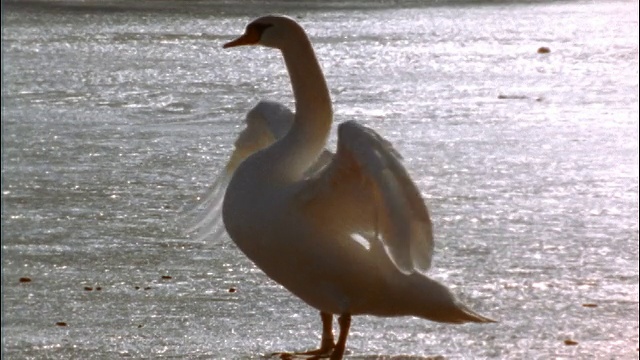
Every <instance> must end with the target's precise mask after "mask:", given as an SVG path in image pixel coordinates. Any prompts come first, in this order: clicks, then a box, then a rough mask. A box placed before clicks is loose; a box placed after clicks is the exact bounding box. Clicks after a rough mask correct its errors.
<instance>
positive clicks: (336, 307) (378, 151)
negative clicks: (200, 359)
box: [222, 16, 493, 359]
mask: <svg viewBox="0 0 640 360" xmlns="http://www.w3.org/2000/svg"><path fill="white" fill-rule="evenodd" d="M240 45H263V46H267V47H272V48H276V49H279V50H280V51H281V52H282V55H283V57H284V62H285V64H286V67H287V69H288V72H289V76H290V79H291V85H292V88H293V94H294V97H295V110H296V111H295V115H294V118H293V123H292V124H291V126H290V129H289V131H288V132H287V133H286V135H284V136H283V137H282V138H280V139H279V140H277V141H276V142H275V143H273V144H271V145H270V146H267V147H266V148H264V149H262V150H260V151H257V152H255V153H253V154H251V155H249V156H248V157H247V158H246V159H245V160H244V161H242V162H241V163H240V164H239V165H238V167H237V169H235V171H234V172H233V175H232V176H231V180H230V181H229V184H228V187H227V190H226V192H225V195H224V200H223V204H222V218H223V221H224V226H225V228H226V230H227V232H228V233H229V235H230V236H231V238H232V239H233V241H234V242H235V244H236V245H237V246H238V247H239V248H240V250H242V252H244V254H245V255H246V256H248V257H249V258H250V259H251V260H252V261H253V262H254V263H255V264H256V265H257V266H258V267H259V268H260V269H262V270H263V271H264V272H265V273H266V274H267V275H268V276H269V277H271V278H272V279H273V280H275V281H276V282H278V283H280V284H281V285H282V286H284V287H285V288H286V289H288V290H289V291H291V292H292V293H293V294H295V295H296V296H298V297H299V298H300V299H302V300H303V301H304V302H306V303H307V304H309V305H310V306H312V307H314V308H316V309H318V310H319V311H320V316H321V319H322V323H323V326H322V328H323V331H322V341H321V345H320V348H319V349H318V350H315V351H310V352H307V353H305V354H310V355H315V356H317V357H321V356H330V358H331V359H341V358H342V357H343V355H344V352H345V347H346V340H347V335H348V332H349V327H350V324H351V316H352V315H360V314H370V315H377V316H418V317H422V318H425V319H429V320H433V321H438V322H446V323H465V322H478V323H486V322H493V320H491V319H489V318H487V317H484V316H482V315H479V314H476V313H475V312H473V311H472V310H470V309H469V308H467V307H466V306H464V305H463V304H461V303H460V302H459V301H458V300H457V299H456V298H455V296H454V295H453V294H452V293H451V292H450V291H449V290H448V289H447V288H446V287H445V286H444V285H442V284H440V283H439V282H437V281H435V280H433V279H430V278H429V277H427V276H426V275H424V272H426V270H428V269H429V267H430V264H431V256H432V252H433V239H432V231H431V220H430V218H429V213H428V211H427V208H426V206H425V204H424V201H423V200H422V198H421V196H420V193H419V191H418V189H417V188H416V186H415V185H414V183H413V182H412V180H411V179H410V177H409V175H408V174H407V172H406V170H405V169H404V167H403V165H402V164H401V162H400V160H399V157H398V155H397V153H396V152H395V150H394V149H393V148H392V147H391V145H390V144H389V143H388V142H386V141H385V140H383V139H382V138H381V137H380V136H379V135H378V134H376V133H375V132H374V131H373V130H371V129H368V128H366V127H364V126H362V125H359V124H357V123H355V122H352V121H348V122H345V123H342V124H341V125H340V126H339V127H338V149H337V152H336V154H335V155H334V156H333V158H332V160H331V161H330V163H329V164H327V165H326V166H325V167H324V168H322V169H321V170H319V171H317V172H315V173H313V174H312V175H311V176H308V173H307V171H308V169H309V167H311V165H312V164H313V163H314V161H315V160H316V158H318V156H319V155H320V154H321V153H322V151H323V148H324V146H325V142H326V140H327V136H328V134H329V130H330V128H331V123H332V118H333V111H332V108H331V98H330V95H329V90H328V88H327V85H326V82H325V79H324V75H323V73H322V70H321V69H320V65H319V64H318V61H317V60H316V56H315V53H314V51H313V48H312V46H311V42H310V41H309V38H308V37H307V35H306V33H305V31H304V30H303V29H302V27H301V26H300V25H299V24H298V23H296V22H295V21H294V20H292V19H290V18H288V17H284V16H265V17H261V18H258V19H256V20H254V21H252V22H251V23H250V24H249V25H247V27H246V30H245V33H244V34H243V35H242V36H240V37H239V38H237V39H235V40H233V41H231V42H229V43H226V44H225V45H224V48H230V47H235V46H240ZM333 315H338V323H339V325H340V333H339V336H338V341H337V342H335V341H334V337H333V331H332V321H333Z"/></svg>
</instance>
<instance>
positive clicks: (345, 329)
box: [331, 314, 351, 360]
mask: <svg viewBox="0 0 640 360" xmlns="http://www.w3.org/2000/svg"><path fill="white" fill-rule="evenodd" d="M338 324H340V335H339V336H338V343H337V344H336V347H335V348H334V349H333V352H332V353H331V360H341V359H342V356H343V355H344V350H345V348H346V347H347V336H348V335H349V327H350V326H351V315H350V314H342V315H340V317H339V318H338Z"/></svg>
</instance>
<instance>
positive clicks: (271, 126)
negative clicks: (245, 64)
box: [186, 100, 333, 240]
mask: <svg viewBox="0 0 640 360" xmlns="http://www.w3.org/2000/svg"><path fill="white" fill-rule="evenodd" d="M245 123H246V127H245V128H244V129H243V130H242V132H240V134H239V135H238V138H237V139H236V141H235V144H234V145H235V149H234V151H233V153H232V154H231V157H230V158H229V161H228V162H227V165H226V166H225V168H224V169H223V170H222V171H221V172H220V173H219V174H218V176H217V177H216V180H215V182H214V183H213V185H212V186H210V187H209V189H208V191H207V194H206V195H205V196H204V200H202V201H201V202H200V203H199V204H198V205H197V206H196V207H195V208H194V209H193V210H191V211H190V212H189V214H188V215H191V216H189V217H190V218H195V221H189V223H190V226H189V227H188V228H187V230H186V231H187V233H189V234H195V236H196V238H197V239H200V240H205V239H218V238H219V237H220V236H221V235H222V234H223V233H224V231H225V228H224V224H223V222H222V202H223V200H224V193H225V191H226V190H227V186H228V185H229V181H230V180H231V177H232V176H233V172H234V171H235V170H236V169H237V168H238V166H239V165H240V163H242V161H244V159H246V158H247V157H249V156H250V155H251V154H253V153H255V152H257V151H259V150H262V149H264V148H266V147H267V146H269V145H271V144H272V143H274V142H275V141H276V140H278V139H280V138H282V137H283V136H284V135H285V134H286V133H287V132H288V131H289V129H290V128H291V124H292V123H293V113H292V112H291V110H289V109H288V108H287V107H286V106H284V105H282V104H280V103H277V102H273V101H265V100H263V101H260V102H259V103H258V104H257V105H256V106H254V107H253V108H252V109H251V110H250V111H249V112H248V113H247V117H246V119H245ZM332 156H333V154H332V153H331V152H329V151H327V150H325V151H324V152H323V153H322V154H321V156H320V157H319V158H318V160H317V161H316V163H315V164H314V165H313V166H312V167H311V168H310V169H309V170H308V171H307V173H308V174H312V173H315V172H317V171H318V170H320V169H321V168H323V167H324V166H325V165H326V164H328V163H329V161H330V160H331V158H332Z"/></svg>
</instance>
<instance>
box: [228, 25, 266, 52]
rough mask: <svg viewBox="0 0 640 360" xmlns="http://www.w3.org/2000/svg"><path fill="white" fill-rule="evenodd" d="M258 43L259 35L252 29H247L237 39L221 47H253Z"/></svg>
mask: <svg viewBox="0 0 640 360" xmlns="http://www.w3.org/2000/svg"><path fill="white" fill-rule="evenodd" d="M258 41H260V33H259V32H258V31H256V29H255V28H253V27H248V28H247V30H246V32H245V33H244V34H243V35H242V36H240V37H239V38H237V39H235V40H232V41H229V42H228V43H226V44H224V45H222V47H223V48H225V49H226V48H230V47H235V46H242V45H255V44H257V43H258Z"/></svg>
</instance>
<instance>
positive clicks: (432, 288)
mask: <svg viewBox="0 0 640 360" xmlns="http://www.w3.org/2000/svg"><path fill="white" fill-rule="evenodd" d="M407 281H408V283H407V285H410V288H409V289H407V292H409V293H411V294H407V295H409V296H404V303H405V304H406V306H407V309H411V308H412V309H413V310H409V311H410V312H411V313H410V314H409V315H416V316H419V317H422V318H424V319H428V320H431V321H437V322H442V323H450V324H463V323H468V322H474V323H493V322H496V321H495V320H493V319H491V318H489V317H486V316H483V315H480V314H478V313H476V312H475V311H473V310H471V309H469V308H468V307H467V306H466V305H464V304H463V303H461V302H460V300H458V299H457V298H456V297H455V295H453V293H451V291H449V289H448V288H447V287H446V286H444V285H442V284H441V283H439V282H437V281H435V280H433V279H431V278H429V277H427V276H425V275H423V274H415V273H414V274H412V275H411V276H410V277H409V278H407Z"/></svg>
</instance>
